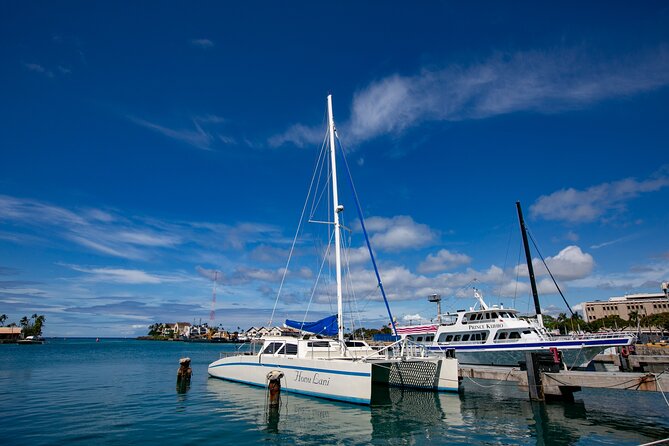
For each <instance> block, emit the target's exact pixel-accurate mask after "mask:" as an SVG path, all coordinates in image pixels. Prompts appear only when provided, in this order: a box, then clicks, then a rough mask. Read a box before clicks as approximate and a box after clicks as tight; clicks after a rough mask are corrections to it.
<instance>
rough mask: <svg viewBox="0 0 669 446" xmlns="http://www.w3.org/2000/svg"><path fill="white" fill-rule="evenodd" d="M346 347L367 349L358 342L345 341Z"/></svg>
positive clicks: (363, 344)
mask: <svg viewBox="0 0 669 446" xmlns="http://www.w3.org/2000/svg"><path fill="white" fill-rule="evenodd" d="M419 340H420V339H419ZM346 347H367V345H366V344H365V343H364V342H360V341H346Z"/></svg>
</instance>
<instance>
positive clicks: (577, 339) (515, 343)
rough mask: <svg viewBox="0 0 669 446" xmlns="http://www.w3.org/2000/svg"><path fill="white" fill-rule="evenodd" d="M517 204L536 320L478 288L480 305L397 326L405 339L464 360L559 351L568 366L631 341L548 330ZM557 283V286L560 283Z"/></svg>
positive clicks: (513, 359) (506, 359)
mask: <svg viewBox="0 0 669 446" xmlns="http://www.w3.org/2000/svg"><path fill="white" fill-rule="evenodd" d="M516 207H517V209H518V221H519V223H520V229H521V235H522V237H523V245H524V248H525V257H526V260H527V269H528V273H529V277H530V285H531V287H532V296H533V298H534V305H535V310H536V319H521V318H519V317H518V311H516V310H514V309H510V308H506V309H505V308H502V307H498V306H496V305H495V306H492V307H489V306H488V305H487V304H486V303H485V302H484V301H483V296H482V295H481V293H480V292H479V291H478V290H476V289H474V297H475V298H476V299H477V301H478V304H479V308H476V307H472V308H470V309H469V310H458V311H457V312H455V313H447V314H445V315H438V322H437V323H436V324H434V323H430V324H423V325H414V326H404V327H397V332H398V334H399V335H400V336H401V337H402V339H409V340H412V341H414V342H419V343H423V344H424V345H426V346H427V348H429V349H430V351H432V352H435V353H436V354H439V353H440V352H443V351H445V350H446V349H452V350H454V351H455V355H456V357H457V358H458V360H459V361H460V363H462V364H479V365H505V366H509V365H510V366H517V365H518V363H519V362H520V361H524V360H525V353H526V352H553V354H554V355H555V356H556V358H557V356H558V355H559V354H561V356H562V360H563V362H564V364H565V365H566V366H567V367H569V368H572V367H586V366H587V365H588V364H589V363H590V361H592V359H593V358H594V357H595V356H596V355H597V354H599V353H601V352H602V351H604V350H605V349H607V348H609V347H623V346H627V345H631V344H633V343H634V342H635V340H636V337H635V336H634V335H631V334H626V333H605V334H597V333H594V334H593V333H581V334H574V335H565V336H556V335H553V334H551V333H549V332H548V331H547V330H546V329H545V328H544V325H543V320H542V316H541V307H540V305H539V297H538V293H537V286H536V281H535V277H534V268H533V266H532V258H531V255H530V249H529V244H528V241H527V229H526V227H525V221H524V220H523V213H522V210H521V208H520V203H519V202H517V203H516ZM551 277H552V275H551ZM555 285H556V287H557V283H556V284H555ZM558 290H559V288H558ZM558 352H560V353H558Z"/></svg>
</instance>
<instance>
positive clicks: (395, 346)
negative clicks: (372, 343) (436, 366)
mask: <svg viewBox="0 0 669 446" xmlns="http://www.w3.org/2000/svg"><path fill="white" fill-rule="evenodd" d="M379 356H382V357H385V358H386V359H392V358H406V357H409V356H410V357H414V358H416V357H418V358H424V357H426V356H430V350H429V349H428V348H427V346H426V345H425V344H423V343H420V342H415V341H412V340H410V339H408V338H404V339H400V340H398V341H395V342H393V343H392V344H388V345H386V346H384V347H383V348H381V349H379V350H377V351H375V352H374V353H372V354H370V355H367V356H365V357H363V358H362V360H366V359H372V358H374V359H376V358H378V357H379Z"/></svg>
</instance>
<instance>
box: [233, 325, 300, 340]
mask: <svg viewBox="0 0 669 446" xmlns="http://www.w3.org/2000/svg"><path fill="white" fill-rule="evenodd" d="M299 334H300V332H299V330H295V329H293V328H289V327H251V328H249V329H248V330H246V331H245V332H244V336H246V338H247V339H257V338H264V337H266V336H298V335H299Z"/></svg>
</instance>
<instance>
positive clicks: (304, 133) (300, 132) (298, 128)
mask: <svg viewBox="0 0 669 446" xmlns="http://www.w3.org/2000/svg"><path fill="white" fill-rule="evenodd" d="M323 139H324V129H323V127H322V126H319V127H309V126H306V125H303V124H295V125H293V126H291V127H290V128H289V129H288V130H286V131H285V132H283V133H281V134H279V135H274V136H272V137H270V138H269V140H268V144H269V145H270V147H280V146H282V145H284V144H286V143H292V144H295V145H296V146H298V147H305V146H308V145H311V144H317V143H319V142H321V141H323Z"/></svg>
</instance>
